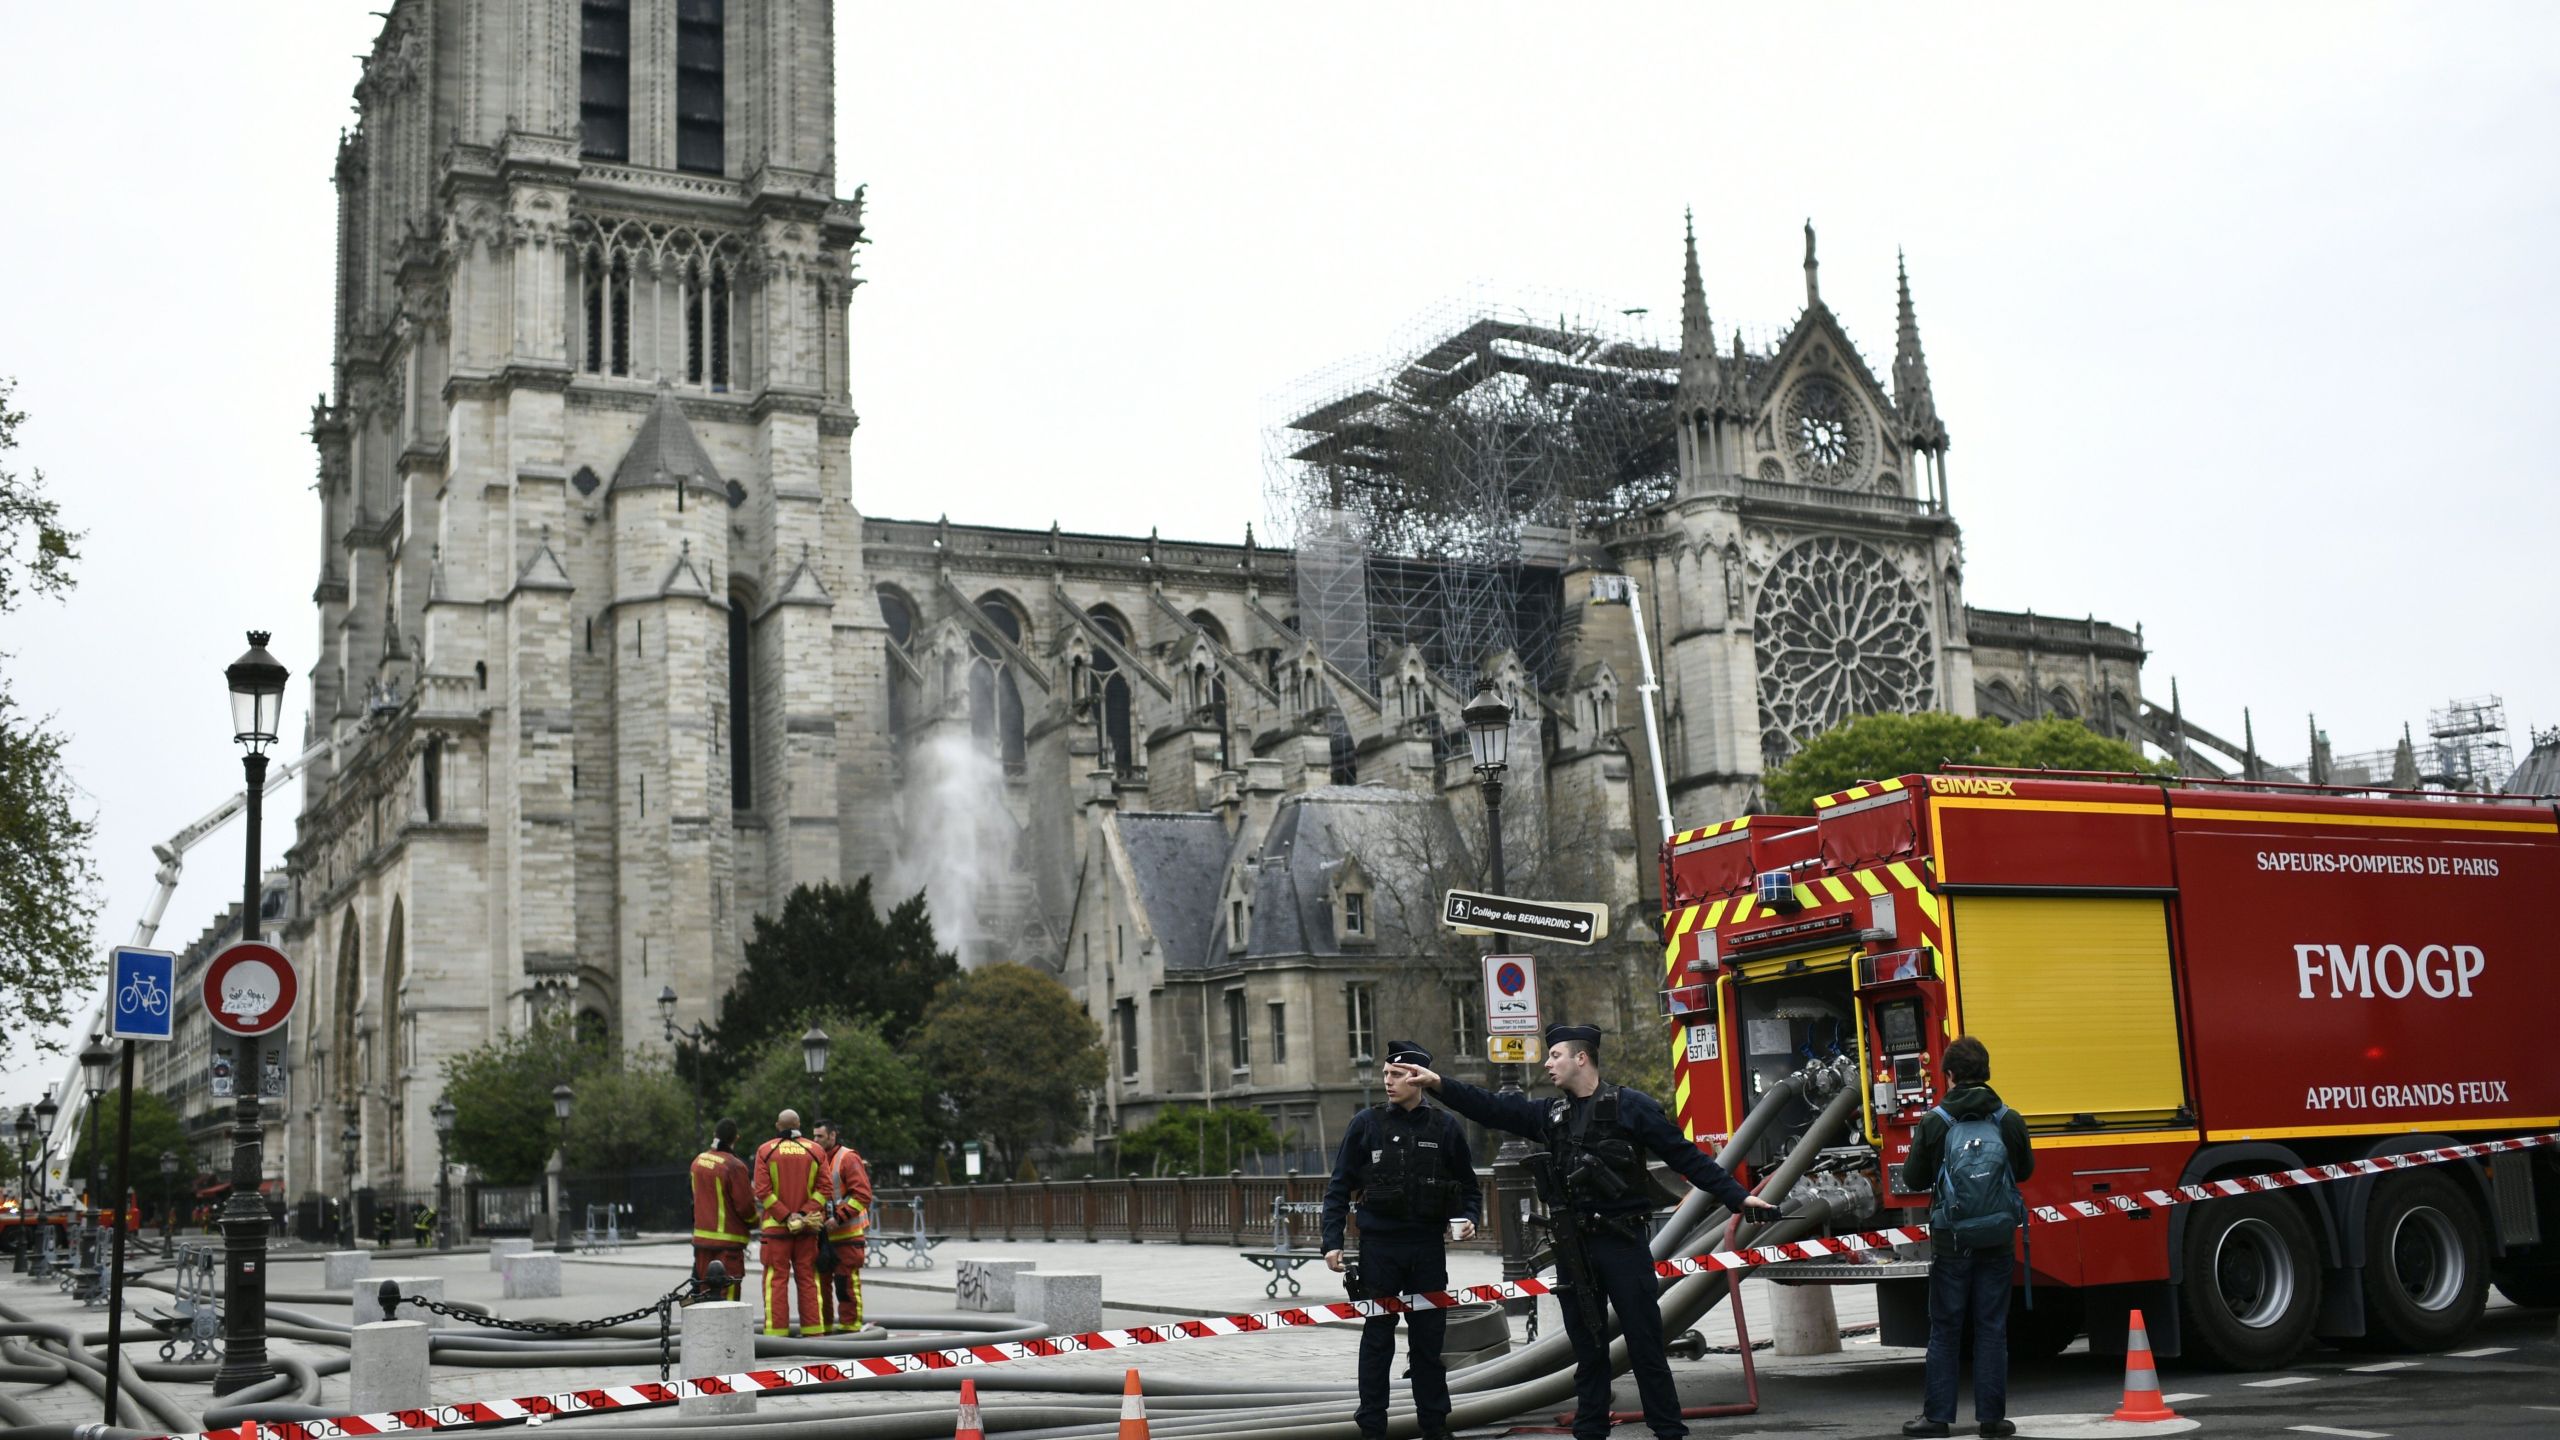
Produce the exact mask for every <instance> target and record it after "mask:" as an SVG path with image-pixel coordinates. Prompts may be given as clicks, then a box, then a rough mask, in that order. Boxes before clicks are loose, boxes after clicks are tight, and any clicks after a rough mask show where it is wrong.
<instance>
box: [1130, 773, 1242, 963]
mask: <svg viewBox="0 0 2560 1440" xmlns="http://www.w3.org/2000/svg"><path fill="white" fill-rule="evenodd" d="M1119 827H1120V845H1121V848H1122V849H1124V850H1125V851H1127V852H1128V856H1129V866H1130V869H1131V871H1132V872H1133V873H1132V875H1131V876H1130V880H1131V884H1132V888H1134V889H1135V890H1136V891H1137V892H1138V902H1139V903H1140V904H1141V905H1143V906H1145V907H1146V912H1147V923H1148V924H1149V925H1152V926H1154V927H1155V932H1156V944H1157V945H1158V946H1159V947H1161V950H1162V953H1163V955H1164V963H1165V968H1166V969H1167V970H1180V969H1196V968H1198V967H1199V966H1201V965H1203V964H1205V963H1206V962H1207V960H1208V957H1209V955H1210V954H1211V953H1212V952H1211V950H1210V949H1209V940H1210V932H1211V930H1212V929H1213V928H1216V929H1219V930H1220V931H1221V933H1223V927H1222V926H1220V925H1219V923H1218V909H1219V906H1218V897H1219V895H1220V894H1221V893H1222V891H1223V889H1224V886H1225V880H1226V873H1227V855H1228V851H1229V848H1230V846H1229V841H1228V839H1227V826H1226V822H1225V821H1223V820H1221V819H1220V818H1218V816H1217V815H1215V814H1214V813H1205V812H1204V813H1198V814H1164V813H1155V812H1148V811H1124V812H1123V813H1122V814H1121V815H1120V817H1119ZM1214 953H1217V954H1219V955H1221V956H1223V955H1224V954H1225V953H1226V948H1225V946H1224V945H1223V944H1221V945H1220V946H1219V948H1218V950H1217V951H1216V952H1214Z"/></svg>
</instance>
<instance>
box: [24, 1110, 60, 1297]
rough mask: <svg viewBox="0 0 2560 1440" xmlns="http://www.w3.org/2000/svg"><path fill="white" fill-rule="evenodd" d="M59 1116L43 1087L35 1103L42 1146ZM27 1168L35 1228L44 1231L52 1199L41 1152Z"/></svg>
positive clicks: (30, 1261)
mask: <svg viewBox="0 0 2560 1440" xmlns="http://www.w3.org/2000/svg"><path fill="white" fill-rule="evenodd" d="M61 1114H62V1106H61V1105H60V1104H59V1103H58V1102H56V1101H55V1100H54V1098H53V1087H52V1086H50V1085H47V1086H46V1087H44V1098H43V1099H41V1100H38V1101H37V1102H36V1138H37V1140H38V1141H39V1142H41V1143H42V1144H44V1145H51V1144H52V1143H53V1122H54V1119H55V1118H56V1117H57V1116H59V1115H61ZM27 1168H28V1173H29V1176H30V1180H29V1183H30V1184H31V1185H32V1186H33V1187H34V1188H35V1191H36V1228H37V1229H38V1230H44V1229H45V1228H46V1224H45V1215H46V1212H47V1211H49V1210H51V1209H52V1208H53V1203H52V1201H53V1197H52V1196H51V1195H49V1194H47V1193H45V1190H44V1152H43V1151H42V1150H38V1151H36V1152H35V1153H34V1154H33V1155H32V1156H31V1157H29V1160H28V1167H27ZM22 1258H25V1259H26V1261H27V1265H28V1268H30V1269H33V1268H34V1267H35V1263H36V1262H35V1260H34V1259H33V1258H32V1257H27V1256H24V1255H23V1252H22Z"/></svg>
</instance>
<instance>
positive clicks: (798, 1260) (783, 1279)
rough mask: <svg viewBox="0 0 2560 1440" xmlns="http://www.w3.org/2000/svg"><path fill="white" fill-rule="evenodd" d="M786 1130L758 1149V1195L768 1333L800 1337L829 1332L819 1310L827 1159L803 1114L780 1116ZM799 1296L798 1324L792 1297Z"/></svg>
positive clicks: (778, 1121) (781, 1128)
mask: <svg viewBox="0 0 2560 1440" xmlns="http://www.w3.org/2000/svg"><path fill="white" fill-rule="evenodd" d="M773 1124H774V1128H775V1129H776V1130H779V1131H780V1132H781V1133H780V1134H778V1135H776V1136H774V1137H773V1138H772V1139H770V1140H767V1141H766V1142H764V1143H763V1144H762V1145H759V1146H757V1147H756V1163H755V1195H756V1219H757V1222H758V1233H759V1235H760V1236H761V1237H762V1241H763V1243H762V1246H761V1247H760V1250H759V1252H758V1254H757V1257H756V1258H758V1259H759V1260H762V1261H763V1262H764V1333H766V1334H767V1335H788V1336H791V1337H792V1338H794V1339H797V1338H799V1337H800V1335H801V1333H802V1331H803V1329H804V1328H805V1329H808V1330H814V1331H816V1332H817V1333H819V1334H821V1335H823V1334H825V1333H826V1330H825V1328H824V1327H825V1324H826V1322H825V1320H824V1319H823V1318H821V1317H820V1315H819V1312H818V1240H819V1238H820V1236H822V1235H823V1234H824V1233H825V1231H826V1223H827V1194H826V1190H827V1175H826V1169H825V1162H826V1157H825V1155H824V1154H823V1153H822V1152H821V1151H820V1149H819V1146H818V1142H817V1141H815V1140H811V1139H808V1138H806V1137H805V1136H803V1135H802V1134H801V1133H800V1112H799V1111H797V1110H785V1111H783V1112H782V1113H781V1114H780V1115H778V1116H775V1117H774V1122H773ZM794 1294H797V1295H798V1296H799V1305H800V1309H799V1316H800V1320H799V1323H798V1324H793V1323H792V1319H791V1317H792V1308H791V1306H792V1296H793V1295H794Z"/></svg>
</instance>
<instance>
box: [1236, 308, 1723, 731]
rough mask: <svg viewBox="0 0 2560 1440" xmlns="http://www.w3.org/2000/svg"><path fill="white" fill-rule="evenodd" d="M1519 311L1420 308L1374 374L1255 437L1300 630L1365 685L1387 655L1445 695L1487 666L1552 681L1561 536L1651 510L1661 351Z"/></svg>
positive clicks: (1354, 379)
mask: <svg viewBox="0 0 2560 1440" xmlns="http://www.w3.org/2000/svg"><path fill="white" fill-rule="evenodd" d="M1538 310H1539V311H1540V312H1541V313H1539V314H1534V315H1533V314H1532V313H1531V312H1530V311H1529V310H1528V309H1526V308H1524V307H1522V306H1519V305H1516V304H1496V303H1494V302H1492V301H1491V300H1489V299H1488V298H1485V297H1482V296H1477V297H1473V298H1469V299H1463V300H1459V301H1453V302H1451V303H1449V304H1445V305H1442V306H1440V307H1437V308H1436V309H1434V310H1432V311H1431V312H1429V313H1427V314H1426V315H1425V316H1423V317H1422V318H1421V319H1420V320H1419V321H1417V322H1416V323H1415V324H1414V325H1413V326H1412V327H1410V328H1409V329H1408V330H1407V331H1406V332H1405V333H1404V335H1403V336H1402V337H1400V340H1399V342H1398V343H1397V344H1395V345H1394V346H1392V347H1391V349H1390V351H1389V355H1388V358H1387V359H1385V360H1383V361H1376V360H1370V361H1362V362H1353V363H1351V364H1348V365H1345V366H1342V367H1337V368H1336V369H1333V370H1330V371H1327V372H1324V373H1321V374H1318V375H1316V376H1313V377H1310V378H1309V379H1308V380H1307V381H1305V382H1303V383H1302V384H1301V385H1299V386H1298V387H1296V388H1295V389H1293V390H1292V391H1291V392H1289V393H1288V394H1287V395H1286V396H1284V397H1283V398H1282V400H1281V402H1280V405H1279V407H1278V417H1277V418H1276V420H1275V421H1274V422H1273V423H1272V424H1271V425H1270V426H1269V428H1268V429H1267V431H1266V442H1267V444H1266V450H1265V461H1266V498H1267V501H1268V509H1269V512H1270V518H1271V522H1272V523H1273V524H1274V525H1275V526H1276V527H1277V528H1278V529H1279V530H1280V531H1281V533H1282V534H1283V535H1287V536H1290V537H1292V538H1294V539H1295V541H1296V543H1297V545H1298V550H1299V570H1300V576H1299V582H1298V585H1299V606H1300V617H1301V619H1300V624H1301V625H1302V626H1304V627H1305V628H1306V629H1307V631H1308V633H1309V634H1310V635H1311V636H1313V637H1316V638H1317V641H1318V644H1319V645H1320V646H1321V647H1322V648H1323V649H1324V652H1325V654H1326V656H1327V658H1328V659H1331V660H1333V662H1334V663H1335V664H1336V665H1338V666H1340V667H1341V668H1342V669H1343V670H1344V671H1345V672H1346V673H1348V674H1352V675H1355V676H1358V677H1360V678H1361V680H1362V682H1363V683H1364V684H1366V683H1369V681H1370V680H1371V678H1372V677H1374V675H1375V674H1376V672H1377V667H1378V662H1379V661H1380V660H1382V659H1384V658H1385V657H1386V656H1387V655H1389V654H1391V653H1393V652H1394V651H1395V650H1397V649H1399V648H1401V647H1402V646H1404V645H1406V644H1413V645H1417V646H1419V647H1421V649H1422V651H1423V653H1424V656H1425V657H1426V662H1427V663H1428V664H1429V665H1430V666H1431V667H1432V669H1433V670H1434V671H1435V672H1437V673H1439V674H1440V675H1442V676H1444V677H1445V678H1447V679H1448V680H1449V682H1450V683H1451V684H1452V685H1453V686H1456V687H1458V688H1459V689H1461V690H1462V691H1463V690H1465V689H1468V688H1471V687H1472V685H1473V677H1474V674H1475V670H1476V667H1477V665H1478V664H1479V662H1480V661H1481V660H1482V659H1483V657H1484V656H1485V655H1487V654H1490V653H1494V652H1497V651H1500V650H1504V649H1509V650H1512V651H1514V652H1516V653H1517V654H1519V656H1520V658H1521V660H1522V663H1523V664H1524V665H1526V666H1527V667H1528V668H1529V669H1530V670H1531V671H1532V672H1533V673H1535V674H1536V675H1537V676H1538V677H1539V679H1540V681H1541V682H1542V683H1548V684H1553V683H1556V682H1557V681H1559V680H1560V679H1561V677H1560V676H1557V675H1556V674H1554V673H1553V672H1554V670H1555V667H1556V666H1557V665H1558V664H1559V663H1560V661H1559V660H1558V656H1557V650H1556V633H1555V630H1556V626H1555V622H1556V620H1557V618H1558V617H1559V616H1560V614H1561V612H1562V589H1561V581H1560V574H1559V572H1560V570H1561V567H1562V565H1563V563H1564V558H1565V551H1566V546H1567V544H1568V543H1569V540H1570V537H1571V536H1572V535H1573V534H1575V533H1576V532H1586V533H1587V532H1591V531H1596V530H1599V529H1601V528H1604V527H1605V526H1607V525H1608V524H1610V523H1612V522H1614V521H1617V520H1620V519H1623V518H1626V517H1628V516H1630V515H1634V514H1637V513H1639V512H1641V511H1643V510H1645V509H1647V508H1649V507H1651V506H1655V505H1658V504H1660V503H1662V502H1663V501H1665V500H1667V499H1668V498H1670V495H1671V492H1672V488H1673V485H1674V483H1675V481H1676V479H1677V475H1676V452H1675V448H1674V445H1673V440H1672V427H1671V411H1670V406H1671V399H1672V396H1673V393H1674V390H1675V389H1676V386H1677V382H1678V365H1679V355H1678V352H1677V351H1676V350H1674V349H1671V348H1669V347H1666V346H1663V345H1661V344H1659V343H1656V342H1655V341H1653V340H1652V339H1650V338H1649V337H1647V336H1645V335H1643V334H1642V333H1641V332H1640V330H1639V328H1638V327H1637V325H1636V324H1635V321H1634V318H1633V317H1634V316H1635V315H1637V314H1640V313H1641V312H1618V313H1616V314H1614V315H1612V314H1610V312H1609V311H1608V310H1607V308H1606V307H1600V306H1595V305H1591V304H1588V303H1582V304H1578V305H1577V304H1571V303H1549V302H1545V301H1541V302H1539V303H1538ZM1548 311H1552V318H1547V316H1546V314H1545V313H1544V312H1548ZM1602 315H1608V316H1609V318H1608V319H1605V320H1604V319H1600V318H1596V317H1599V316H1602ZM1355 560H1356V564H1355V563H1354V562H1355ZM1355 570H1356V572H1357V581H1356V583H1355V581H1354V579H1353V574H1354V571H1355ZM1354 637H1357V638H1356V639H1355V638H1354ZM1355 653H1356V655H1357V659H1356V661H1355V660H1352V659H1349V658H1346V657H1350V656H1352V655H1354V654H1355Z"/></svg>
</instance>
